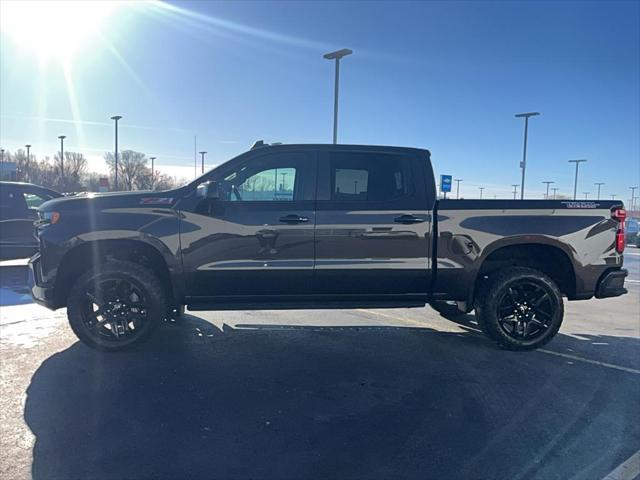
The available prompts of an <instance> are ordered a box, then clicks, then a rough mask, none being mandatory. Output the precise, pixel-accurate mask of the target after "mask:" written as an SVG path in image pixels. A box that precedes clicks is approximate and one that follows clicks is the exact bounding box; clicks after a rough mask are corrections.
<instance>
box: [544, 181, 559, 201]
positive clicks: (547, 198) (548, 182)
mask: <svg viewBox="0 0 640 480" xmlns="http://www.w3.org/2000/svg"><path fill="white" fill-rule="evenodd" d="M542 183H545V184H546V185H547V194H546V195H545V196H544V198H545V199H546V200H549V185H551V184H553V183H556V182H551V181H546V182H542Z"/></svg>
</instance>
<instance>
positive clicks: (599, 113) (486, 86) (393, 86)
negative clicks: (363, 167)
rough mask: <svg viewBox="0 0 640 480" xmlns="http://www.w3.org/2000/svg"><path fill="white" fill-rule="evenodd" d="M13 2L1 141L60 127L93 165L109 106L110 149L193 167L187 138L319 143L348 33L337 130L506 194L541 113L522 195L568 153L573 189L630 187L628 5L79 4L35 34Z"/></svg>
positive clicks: (639, 48) (27, 138) (633, 139)
mask: <svg viewBox="0 0 640 480" xmlns="http://www.w3.org/2000/svg"><path fill="white" fill-rule="evenodd" d="M12 3H15V2H11V1H8V2H5V1H3V2H2V6H1V7H0V8H2V9H3V10H2V11H0V14H1V15H0V18H1V19H2V20H3V21H4V23H3V34H2V37H1V45H0V53H1V55H2V59H1V61H0V62H1V63H0V121H1V124H0V144H1V145H2V147H3V148H5V149H9V150H15V149H16V148H17V147H20V146H22V145H24V144H25V143H31V144H33V145H34V146H33V148H32V151H33V152H34V153H35V154H36V155H38V156H42V155H52V154H53V153H54V152H55V150H56V149H57V148H58V143H57V142H58V141H57V138H56V137H57V136H58V135H61V134H65V135H67V137H68V138H67V140H66V145H67V148H69V149H73V150H77V151H81V152H83V153H85V154H86V155H87V156H88V157H89V158H90V160H91V165H92V166H93V167H94V168H96V169H104V168H105V167H104V166H103V165H102V163H101V160H100V158H101V155H102V153H103V152H104V151H107V150H111V149H112V148H113V126H112V124H111V123H110V122H111V121H110V120H109V117H110V116H112V115H115V114H120V115H123V116H124V119H123V120H122V121H121V129H120V146H121V148H123V149H125V148H130V149H135V150H140V151H144V152H146V153H147V154H149V155H155V156H157V157H158V161H157V165H158V168H159V169H160V170H162V171H166V172H167V173H170V174H172V175H178V176H182V177H188V178H192V177H193V136H194V135H197V137H198V150H201V149H203V150H207V151H208V152H209V153H208V155H207V162H208V165H213V164H216V163H220V162H222V161H224V160H226V159H228V158H229V157H231V156H233V155H235V154H237V153H240V152H242V151H243V150H245V149H246V148H248V147H249V146H250V145H251V144H252V143H253V142H254V141H255V140H256V139H264V140H266V141H269V142H273V141H281V142H285V143H294V142H330V141H331V129H332V109H333V64H332V63H331V62H329V61H327V60H324V59H323V58H322V54H323V53H326V52H328V51H331V50H333V49H338V48H343V47H348V48H351V49H353V50H354V54H353V55H351V56H350V57H347V58H345V59H344V61H343V63H342V68H341V85H340V91H341V97H340V119H339V122H340V126H339V140H340V141H341V142H343V143H364V144H369V143H372V144H390V145H404V146H416V147H426V148H429V149H430V150H431V151H432V157H433V162H434V166H435V169H436V172H437V173H438V174H440V173H449V174H452V175H454V176H455V177H456V178H462V179H463V180H464V181H463V182H462V184H461V193H462V195H464V196H465V197H473V196H477V194H478V187H479V186H485V187H486V190H485V196H487V197H489V198H491V197H493V195H497V196H498V197H499V198H500V197H508V196H510V193H509V192H510V191H511V187H510V185H511V184H514V183H520V170H519V161H520V159H521V156H522V133H523V132H522V131H523V123H522V120H520V119H516V118H514V116H513V115H514V114H515V113H517V112H523V111H539V112H541V113H542V115H541V116H539V117H536V118H533V119H532V120H531V122H530V130H529V134H530V135H529V153H528V164H527V196H528V197H530V198H540V196H541V194H542V193H543V192H544V186H543V185H542V184H541V182H542V181H543V180H553V181H556V182H557V185H556V186H557V187H559V188H560V190H559V193H565V194H569V193H571V190H572V187H573V166H572V165H570V164H569V163H567V160H569V159H574V158H586V159H588V163H587V164H583V165H582V167H581V175H580V185H579V189H578V190H579V192H584V191H590V192H595V189H596V187H595V186H594V185H593V183H594V182H598V181H600V182H605V183H606V185H604V186H603V187H602V191H603V197H604V196H605V195H607V197H606V198H610V197H608V196H609V195H610V194H611V193H616V194H617V195H618V198H624V199H628V198H629V196H630V190H629V189H628V187H629V186H632V185H637V184H638V183H639V182H640V86H639V85H640V3H638V2H462V1H459V2H424V3H421V2H411V3H402V2H372V3H366V2H352V3H347V2H222V3H218V2H173V3H169V4H162V3H159V2H156V3H141V2H138V3H135V4H128V5H127V4H123V3H116V5H115V7H114V8H112V9H110V10H109V11H108V15H107V14H105V15H106V16H105V17H104V18H101V19H100V20H101V21H100V22H98V21H97V20H96V18H93V17H91V16H92V15H95V12H92V11H89V12H87V11H86V10H85V12H84V13H82V12H81V13H77V12H75V13H73V14H68V15H66V16H65V17H64V18H63V19H62V20H60V22H61V23H62V25H61V26H60V25H59V26H56V27H52V26H51V23H52V22H49V21H48V19H47V18H45V19H43V20H42V22H44V23H37V22H36V25H37V27H38V28H37V32H40V33H37V32H35V33H34V32H33V30H32V32H29V29H34V27H33V18H32V17H33V16H34V15H35V16H37V15H38V11H39V10H40V9H39V8H33V9H32V12H30V16H29V17H28V18H29V21H28V22H23V20H22V17H20V16H19V15H18V16H16V15H15V14H14V13H15V12H13V11H12V8H13V7H12V6H11V4H12ZM23 3H24V2H23ZM77 3H78V2H73V3H72V4H71V5H69V4H63V8H62V9H61V10H62V11H64V10H65V8H66V9H67V10H68V9H69V8H70V7H71V8H73V7H74V4H76V5H77ZM89 3H91V2H89ZM7 13H8V14H7ZM73 15H75V18H72V17H73ZM83 15H85V16H87V17H88V18H83V17H82V16H83ZM70 18H71V19H72V20H74V21H82V22H84V23H86V24H87V25H89V26H92V28H91V29H89V30H91V31H90V32H88V33H86V32H85V33H82V32H81V33H82V35H83V36H78V37H77V38H74V37H73V36H71V37H68V36H67V37H65V35H67V34H63V36H62V37H61V38H62V39H63V40H64V39H66V40H67V41H68V42H72V43H73V45H70V44H69V43H60V42H61V40H55V41H54V43H51V41H49V40H47V37H48V39H51V38H56V39H57V38H58V37H57V35H56V34H55V33H54V32H56V31H58V32H60V31H65V29H67V31H74V28H73V25H71V23H72V22H71V21H70ZM52 20H58V19H52ZM60 22H54V23H56V24H58V23H60ZM65 22H66V24H65ZM92 22H94V23H95V25H94V23H92ZM22 23H24V25H22ZM93 27H95V28H93ZM60 28H62V30H60ZM24 32H29V33H27V34H28V35H29V36H30V38H29V41H28V42H27V41H25V39H24V37H23V35H25V33H24ZM95 32H99V33H95ZM54 35H56V36H54ZM69 35H70V34H69ZM78 35H80V34H78ZM40 37H42V38H40ZM55 42H59V43H58V44H56V43H55ZM53 46H59V47H60V48H59V49H58V50H65V52H66V51H67V50H68V51H69V52H71V51H72V50H73V52H72V53H68V54H67V53H65V52H62V53H61V52H59V51H57V52H52V51H51V49H52V47H53ZM43 51H44V53H43ZM65 71H66V76H65ZM592 196H593V193H592ZM627 201H628V200H627Z"/></svg>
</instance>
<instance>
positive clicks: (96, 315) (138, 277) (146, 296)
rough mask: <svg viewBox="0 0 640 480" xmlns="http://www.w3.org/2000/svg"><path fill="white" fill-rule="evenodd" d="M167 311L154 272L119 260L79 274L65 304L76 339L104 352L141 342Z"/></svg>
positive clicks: (162, 290)
mask: <svg viewBox="0 0 640 480" xmlns="http://www.w3.org/2000/svg"><path fill="white" fill-rule="evenodd" d="M166 311H167V308H166V306H165V294H164V289H163V288H162V284H161V283H160V281H159V280H158V278H157V277H156V276H155V275H154V274H153V272H151V271H150V270H148V269H146V268H144V267H143V266H141V265H138V264H136V263H133V262H126V261H119V260H110V261H108V262H106V263H104V264H102V265H100V266H98V267H96V268H94V269H92V270H90V271H89V272H87V273H85V274H84V275H82V276H81V277H80V278H79V279H78V280H77V282H76V283H75V284H74V285H73V287H72V288H71V292H70V294H69V301H68V305H67V316H68V318H69V324H70V325H71V329H72V330H73V332H74V333H75V334H76V336H77V337H78V338H79V339H80V340H81V341H82V342H83V343H85V344H87V345H89V346H90V347H92V348H96V349H99V350H107V351H117V350H123V349H126V348H129V347H132V346H133V345H137V344H140V343H142V342H143V341H144V340H145V339H147V338H148V337H149V335H150V334H151V332H152V331H153V329H154V328H155V327H156V326H157V325H158V323H160V321H161V320H162V319H163V318H164V315H165V312H166Z"/></svg>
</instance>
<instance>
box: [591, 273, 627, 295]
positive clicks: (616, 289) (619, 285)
mask: <svg viewBox="0 0 640 480" xmlns="http://www.w3.org/2000/svg"><path fill="white" fill-rule="evenodd" d="M627 274H628V272H627V271H626V270H625V269H624V268H622V269H620V270H611V271H609V272H607V273H605V274H604V275H603V276H602V278H601V279H600V280H599V281H598V288H597V289H596V298H607V297H619V296H620V295H624V294H625V293H627V289H626V288H624V279H625V278H626V277H627Z"/></svg>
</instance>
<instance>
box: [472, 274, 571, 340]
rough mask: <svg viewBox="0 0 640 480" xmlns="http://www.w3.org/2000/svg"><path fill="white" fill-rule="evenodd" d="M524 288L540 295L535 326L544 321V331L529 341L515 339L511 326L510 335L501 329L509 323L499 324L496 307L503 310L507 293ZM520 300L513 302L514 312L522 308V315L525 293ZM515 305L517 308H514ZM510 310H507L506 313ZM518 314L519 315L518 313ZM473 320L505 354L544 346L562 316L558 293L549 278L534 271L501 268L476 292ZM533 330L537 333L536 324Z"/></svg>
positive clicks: (559, 323) (557, 326)
mask: <svg viewBox="0 0 640 480" xmlns="http://www.w3.org/2000/svg"><path fill="white" fill-rule="evenodd" d="M524 286H527V287H528V288H533V289H537V290H536V291H538V292H542V294H543V297H544V300H543V301H544V307H545V311H544V316H542V314H543V312H542V310H541V309H540V313H539V319H538V320H536V322H538V323H539V321H540V320H541V319H544V320H543V321H544V323H545V324H546V329H545V330H541V331H540V332H539V333H538V334H537V335H535V336H533V337H532V338H526V337H522V338H521V337H520V336H519V335H518V331H517V330H516V327H515V323H514V327H513V329H514V332H510V331H509V330H508V329H507V327H505V325H509V323H510V322H508V321H507V322H504V320H503V321H502V322H501V317H500V314H499V311H498V309H499V307H501V308H504V306H503V305H504V303H502V302H503V300H504V299H505V297H506V296H507V295H510V292H514V289H519V288H523V287H524ZM510 289H511V290H510ZM516 291H517V290H516ZM510 298H513V297H510ZM523 298H524V300H523V302H522V304H521V303H520V302H515V304H514V307H513V308H514V311H515V310H517V309H519V308H523V309H525V313H526V308H527V306H526V304H527V302H526V292H525V293H524V297H523ZM509 301H510V300H509ZM531 303H535V302H531ZM516 304H517V305H519V306H516ZM523 304H524V305H523ZM520 305H522V306H520ZM510 308H511V307H507V309H510ZM501 311H502V310H501ZM518 312H519V313H520V311H519V310H518ZM476 316H477V317H478V323H479V324H480V325H481V326H482V330H483V331H484V332H485V333H486V334H487V336H488V337H489V338H491V339H492V340H493V341H495V342H496V343H497V344H498V345H499V346H500V347H502V348H504V349H507V350H533V349H536V348H539V347H541V346H543V345H545V344H546V343H547V342H549V341H550V340H551V339H552V338H553V337H554V336H555V335H556V334H557V333H558V330H559V329H560V326H561V325H562V319H563V316H564V303H563V300H562V293H561V292H560V289H559V288H558V286H557V285H556V283H555V282H554V281H553V280H552V279H551V278H550V277H549V276H547V275H545V274H544V273H542V272H540V271H538V270H535V269H532V268H525V267H510V268H505V269H503V270H500V271H498V272H496V273H494V274H493V275H492V276H491V277H490V278H489V280H488V283H487V284H486V285H485V286H484V287H483V288H482V289H481V290H480V291H479V292H478V297H477V298H476ZM534 318H535V316H534ZM534 327H536V328H540V329H541V327H539V325H538V324H537V323H536V324H535V325H534ZM520 331H522V330H520ZM525 331H526V330H525Z"/></svg>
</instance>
